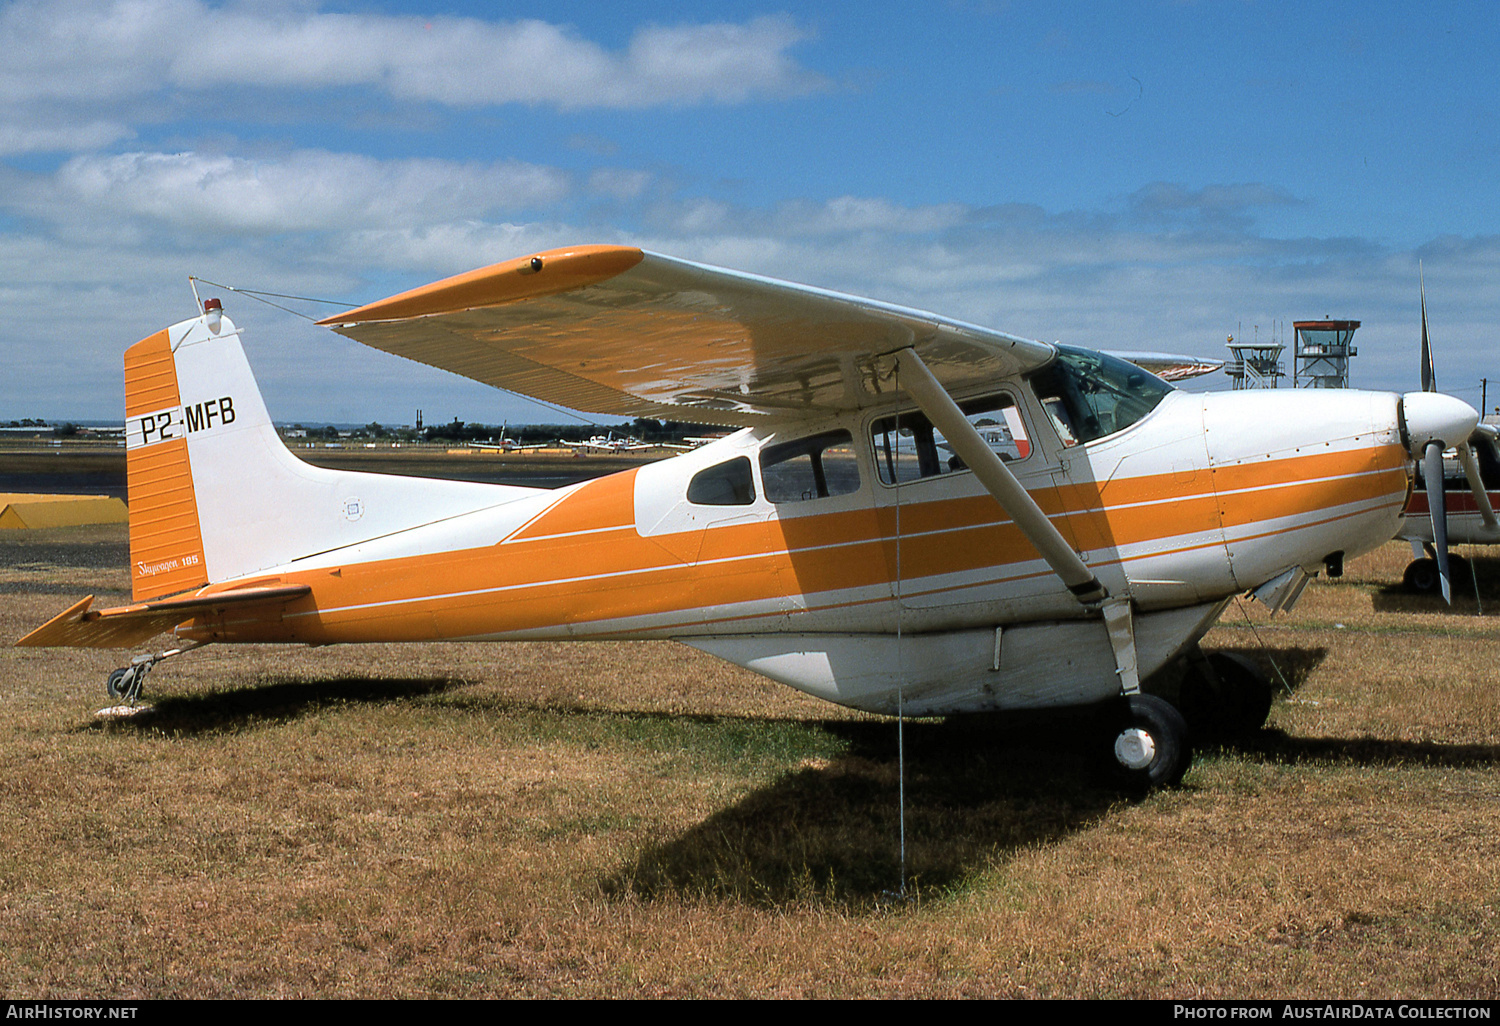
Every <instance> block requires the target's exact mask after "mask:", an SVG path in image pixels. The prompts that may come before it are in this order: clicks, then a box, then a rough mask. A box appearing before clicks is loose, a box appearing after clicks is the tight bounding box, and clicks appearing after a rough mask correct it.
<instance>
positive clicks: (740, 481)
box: [687, 456, 755, 506]
mask: <svg viewBox="0 0 1500 1026" xmlns="http://www.w3.org/2000/svg"><path fill="white" fill-rule="evenodd" d="M687 500H688V502H693V503H697V504H698V505H699V506H748V505H750V504H751V503H752V502H754V501H755V482H754V480H752V479H751V476H750V461H749V460H748V459H746V458H745V457H744V456H739V457H736V458H735V459H732V460H727V461H726V462H724V463H719V464H716V465H714V466H712V467H709V468H708V469H707V470H700V471H698V473H696V474H694V475H693V479H692V480H691V481H689V482H688V490H687Z"/></svg>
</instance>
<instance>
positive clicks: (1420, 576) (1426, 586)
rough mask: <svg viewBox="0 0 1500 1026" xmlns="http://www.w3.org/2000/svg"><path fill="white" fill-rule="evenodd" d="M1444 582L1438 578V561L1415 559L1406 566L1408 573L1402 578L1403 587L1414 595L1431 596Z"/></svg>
mask: <svg viewBox="0 0 1500 1026" xmlns="http://www.w3.org/2000/svg"><path fill="white" fill-rule="evenodd" d="M1441 580H1442V578H1441V577H1439V576H1438V566H1437V560H1435V559H1427V558H1423V559H1414V560H1412V561H1411V562H1410V563H1408V564H1407V565H1406V573H1405V574H1403V575H1402V577H1401V586H1402V587H1403V588H1405V589H1406V590H1407V591H1409V592H1411V593H1412V594H1414V595H1431V594H1433V593H1435V592H1436V591H1437V590H1438V588H1439V582H1440V581H1441Z"/></svg>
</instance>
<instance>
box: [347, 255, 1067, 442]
mask: <svg viewBox="0 0 1500 1026" xmlns="http://www.w3.org/2000/svg"><path fill="white" fill-rule="evenodd" d="M319 323H320V324H326V325H330V326H332V327H333V329H334V330H335V331H337V332H339V333H340V334H343V335H347V336H348V337H350V338H353V339H355V340H357V341H359V342H363V343H364V344H366V345H369V346H372V347H374V348H376V349H382V350H385V351H386V352H390V353H395V354H396V355H398V356H404V357H407V358H409V359H412V360H416V361H419V362H421V363H426V364H430V365H432V366H434V367H441V368H443V369H445V370H449V371H453V372H454V373H457V374H461V375H463V376H465V377H468V378H473V379H475V380H477V381H483V382H485V383H487V384H490V385H495V386H497V387H499V388H503V389H506V390H508V391H512V392H518V393H521V394H522V395H527V396H531V397H534V398H537V399H542V400H545V401H547V402H553V403H557V404H559V405H562V406H568V407H572V408H574V409H581V410H588V411H591V412H594V413H604V414H611V415H618V416H625V417H653V418H659V419H669V420H685V421H692V422H695V423H712V424H723V425H728V426H745V425H751V424H756V423H761V422H763V421H765V420H767V419H771V418H774V419H785V418H786V417H788V416H791V417H798V416H810V415H813V414H815V413H819V412H826V411H828V410H850V409H859V408H862V407H865V406H870V405H873V404H875V403H877V402H880V401H882V400H883V399H884V400H889V398H890V397H891V393H893V392H894V391H895V387H894V383H893V382H892V381H891V380H890V374H891V371H892V369H893V367H894V361H893V360H891V359H888V356H889V354H893V353H895V352H896V351H898V350H901V349H903V348H905V347H913V348H915V349H916V350H917V352H919V353H920V354H921V357H922V359H923V360H924V361H925V362H926V364H927V366H928V367H929V368H930V369H931V370H932V373H933V375H934V376H935V377H936V378H937V379H938V380H939V381H940V382H941V383H942V385H943V386H944V387H945V388H947V389H948V390H949V391H959V390H962V389H964V388H966V387H969V386H970V385H979V384H981V383H984V382H991V381H994V380H997V379H1000V378H1004V377H1010V376H1013V375H1016V374H1019V373H1024V372H1026V371H1029V370H1032V369H1034V368H1036V367H1040V366H1041V365H1043V364H1045V363H1047V362H1048V361H1049V360H1051V359H1052V357H1053V355H1054V354H1055V349H1054V348H1053V347H1052V346H1051V345H1049V344H1047V343H1045V342H1035V341H1029V340H1027V339H1022V338H1017V337H1015V336H1012V335H1007V334H1004V333H1002V332H998V331H993V330H990V329H987V328H981V327H976V326H974V325H971V324H964V323H962V322H960V321H954V320H950V319H948V318H945V317H940V316H938V315H937V314H932V313H924V312H922V311H920V310H911V309H907V308H905V307H900V306H894V305H891V304H887V303H879V302H875V301H873V300H869V299H860V298H857V297H853V296H846V295H841V294H839V293H836V292H828V291H825V290H822V289H816V288H812V287H809V286H806V285H795V284H790V283H788V282H782V281H776V280H773V279H770V278H762V277H759V276H757V275H752V274H743V273H739V272H736V271H729V270H724V269H721V268H716V267H709V266H706V265H703V264H697V263H692V262H690V261H686V260H677V259H674V258H671V257H666V256H662V255H660V254H656V253H649V252H645V251H642V250H639V249H635V248H631V247H624V246H580V247H573V248H568V249H556V250H550V251H548V252H544V253H539V254H536V255H534V256H529V257H522V258H520V259H518V260H511V261H507V262H504V263H499V264H494V265H492V266H490V267H484V268H480V269H479V270H476V271H470V272H468V273H467V274H461V275H458V276H456V277H453V278H448V279H445V280H443V281H439V282H435V283H433V284H431V285H425V286H423V287H421V288H417V289H413V290H411V291H409V292H404V293H401V294H400V295H396V296H392V297H390V298H389V299H383V300H380V301H378V302H375V303H371V304H368V305H366V306H362V307H360V308H358V309H356V310H351V311H347V312H345V313H340V314H336V315H334V316H332V317H329V318H325V319H324V320H323V321H320V322H319Z"/></svg>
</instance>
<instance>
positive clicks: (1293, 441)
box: [20, 246, 1478, 786]
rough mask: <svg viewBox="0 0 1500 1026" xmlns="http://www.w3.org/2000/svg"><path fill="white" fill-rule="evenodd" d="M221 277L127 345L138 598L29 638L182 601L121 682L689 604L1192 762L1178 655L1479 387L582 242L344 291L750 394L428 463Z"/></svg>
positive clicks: (1450, 421) (765, 633) (381, 313)
mask: <svg viewBox="0 0 1500 1026" xmlns="http://www.w3.org/2000/svg"><path fill="white" fill-rule="evenodd" d="M204 307H205V309H204V311H203V312H202V313H201V314H200V316H197V317H194V318H193V319H191V320H187V321H183V322H182V323H180V324H177V325H175V326H173V327H171V328H168V329H166V330H164V331H160V332H158V333H156V334H155V335H152V336H151V337H149V338H147V339H144V340H143V341H141V342H139V343H137V344H136V345H134V346H132V347H131V348H130V349H129V350H128V351H127V352H126V354H125V396H126V399H125V402H126V417H127V425H128V443H127V449H128V451H127V458H128V466H129V489H130V507H131V517H130V544H131V572H132V578H133V600H134V604H132V605H129V606H125V607H121V608H115V609H105V610H94V609H93V608H92V599H84V600H83V601H81V602H79V603H77V604H76V605H75V606H73V607H72V608H70V609H68V610H66V611H65V612H63V613H61V614H59V615H58V616H57V617H55V618H54V619H53V620H52V621H50V622H49V623H47V624H46V625H44V626H42V627H40V628H38V629H37V630H36V631H34V632H32V633H31V634H30V635H28V636H27V637H26V638H24V639H22V641H21V642H20V643H21V644H25V645H83V646H113V647H130V646H137V645H140V644H142V643H143V642H144V641H146V640H147V639H149V638H151V637H152V636H154V635H156V634H157V633H158V632H161V631H167V630H170V631H174V632H175V635H176V638H175V642H176V645H177V647H176V648H174V649H170V650H168V651H165V652H155V653H151V654H149V655H142V656H138V657H136V659H135V660H134V661H133V662H132V664H131V665H130V666H128V667H125V668H124V669H122V670H117V671H116V672H115V674H114V675H113V677H112V678H111V684H110V687H111V689H112V691H114V692H124V693H125V694H126V695H127V696H129V697H130V698H132V699H133V698H134V696H135V695H136V694H137V693H138V691H139V685H140V680H141V678H142V677H143V676H144V674H145V672H146V670H147V669H149V668H150V667H151V666H152V665H153V664H154V663H155V662H156V661H157V660H159V659H161V658H164V657H165V656H167V655H171V654H175V653H176V652H177V651H181V650H184V649H186V648H189V647H192V646H194V645H199V644H204V643H209V642H305V643H308V644H314V645H323V644H332V643H339V642H374V641H382V642H388V641H435V640H450V639H451V640H471V641H472V640H494V641H501V640H510V639H533V640H534V639H547V638H570V639H582V638H599V639H628V638H672V639H676V640H678V641H682V642H685V643H686V644H689V645H692V646H694V647H696V648H699V649H702V650H703V651H705V652H710V653H712V654H714V655H716V656H720V657H722V658H724V659H727V660H729V661H731V662H734V663H737V664H739V665H741V666H745V667H749V668H750V669H752V670H755V671H757V672H759V673H762V674H764V675H766V676H768V677H771V678H774V679H776V680H779V681H782V682H784V683H786V684H789V685H791V686H793V687H796V688H800V689H801V690H803V691H805V692H808V693H809V694H812V695H816V696H818V697H820V698H824V699H827V700H829V701H832V702H837V703H840V704H843V705H847V706H852V707H855V708H859V709H865V710H872V711H875V712H880V713H892V714H894V713H897V712H898V711H899V712H903V713H905V714H908V715H941V714H951V713H963V712H971V711H985V710H1006V709H1022V708H1042V707H1056V706H1086V705H1095V706H1102V707H1104V708H1108V709H1110V710H1112V711H1111V713H1110V720H1109V722H1110V730H1109V732H1108V736H1107V737H1105V738H1103V739H1101V743H1100V745H1101V747H1100V751H1101V753H1105V752H1110V751H1112V752H1113V756H1114V758H1113V764H1114V765H1115V767H1116V769H1117V771H1118V773H1119V775H1120V777H1121V778H1122V779H1123V780H1124V781H1125V782H1126V783H1127V784H1128V785H1130V786H1152V785H1157V784H1165V783H1172V782H1175V781H1176V780H1177V779H1179V778H1180V777H1181V775H1182V773H1183V771H1184V769H1185V768H1186V766H1187V761H1188V758H1189V740H1188V736H1187V726H1186V724H1185V721H1184V719H1183V717H1182V716H1181V715H1180V714H1179V712H1178V711H1177V709H1175V708H1174V707H1173V705H1172V704H1170V703H1169V702H1168V701H1166V700H1165V699H1164V698H1163V697H1162V696H1161V695H1160V694H1152V693H1150V691H1152V690H1153V689H1154V687H1155V685H1154V683H1153V681H1154V679H1156V676H1159V675H1158V671H1159V670H1162V669H1163V668H1164V667H1168V666H1169V664H1173V663H1174V661H1177V660H1179V659H1182V658H1184V657H1187V656H1192V655H1193V654H1194V653H1196V651H1197V644H1196V643H1197V641H1198V639H1199V638H1201V637H1202V635H1203V634H1204V633H1205V632H1206V631H1207V630H1208V629H1209V627H1210V626H1211V625H1212V624H1213V623H1214V621H1215V620H1216V619H1217V617H1218V616H1219V613H1220V612H1221V611H1222V610H1223V608H1224V607H1225V605H1226V603H1228V602H1229V601H1230V599H1231V598H1232V597H1233V596H1235V595H1239V594H1242V593H1246V592H1253V593H1254V594H1255V595H1256V596H1257V597H1259V598H1260V599H1262V600H1263V601H1265V602H1266V603H1268V604H1269V605H1271V606H1272V607H1275V608H1280V607H1284V606H1286V605H1288V604H1290V603H1291V602H1292V601H1294V600H1295V598H1296V597H1297V595H1298V594H1299V593H1300V590H1301V588H1302V587H1303V585H1304V583H1305V582H1306V580H1307V578H1308V575H1309V574H1312V573H1315V572H1317V571H1318V570H1319V569H1321V568H1324V567H1327V568H1328V569H1329V571H1330V572H1331V573H1335V574H1336V573H1337V572H1338V571H1339V569H1340V566H1341V564H1342V562H1343V560H1345V559H1346V558H1348V557H1350V556H1353V555H1355V554H1357V553H1361V552H1364V551H1366V550H1368V549H1371V548H1374V547H1375V546H1377V545H1380V544H1382V543H1383V542H1385V541H1388V540H1389V539H1390V538H1391V537H1392V536H1393V535H1394V534H1395V533H1396V530H1397V527H1398V526H1399V524H1400V521H1401V517H1402V511H1403V509H1404V507H1405V505H1406V502H1407V499H1408V496H1409V490H1410V484H1409V474H1408V467H1409V462H1410V460H1411V459H1412V458H1413V456H1418V457H1420V456H1421V455H1422V454H1423V453H1424V452H1425V451H1426V450H1427V448H1428V447H1429V446H1451V445H1453V444H1455V443H1456V442H1459V441H1462V440H1464V439H1466V438H1468V436H1469V433H1470V432H1471V431H1472V430H1473V428H1474V425H1475V423H1476V421H1477V419H1478V418H1477V414H1476V413H1475V412H1474V410H1472V409H1471V408H1469V407H1468V406H1467V405H1465V404H1464V403H1462V402H1460V401H1458V400H1456V399H1452V398H1450V397H1447V396H1443V395H1438V394H1436V393H1431V392H1413V393H1410V394H1408V395H1405V396H1399V395H1395V394H1391V393H1373V392H1356V391H1317V392H1312V391H1263V392H1257V391H1243V392H1234V393H1225V394H1189V393H1185V392H1181V391H1178V390H1175V389H1174V388H1173V387H1172V386H1170V385H1168V384H1166V383H1165V382H1164V381H1162V380H1161V379H1159V378H1157V377H1154V376H1153V375H1151V374H1149V373H1147V372H1145V371H1143V370H1142V369H1140V368H1139V367H1137V366H1134V365H1132V364H1129V363H1126V362H1124V361H1121V360H1118V359H1115V358H1112V357H1108V356H1105V355H1103V354H1101V353H1098V352H1093V351H1090V350H1085V349H1076V348H1072V347H1068V346H1062V345H1054V344H1048V343H1045V342H1036V341H1029V340H1027V339H1023V338H1018V337H1016V336H1013V335H1007V334H1003V333H1001V332H998V331H993V330H990V329H987V328H980V327H976V326H973V325H970V324H964V323H960V322H957V321H953V320H949V319H947V318H943V317H939V316H936V315H934V314H930V313H923V312H920V311H917V310H911V309H905V308H902V307H897V306H891V305H888V304H884V303H879V302H874V301H871V300H866V299H858V298H854V297H850V296H845V295H839V294H836V293H832V292H826V291H823V290H820V289H816V288H810V287H807V286H804V285H794V284H788V283H786V282H781V281H774V280H771V279H767V278H762V277H757V276H754V275H749V274H741V273H736V272H733V271H727V270H721V269H718V268H712V267H706V266H702V265H699V264H695V263H689V262H686V261H682V260H676V259H672V258H669V257H665V256H660V255H657V254H653V253H646V252H642V251H641V250H638V249H632V248H625V247H618V246H591V247H580V248H575V249H560V250H553V251H550V252H545V253H540V254H537V255H535V256H529V257H525V258H522V259H519V260H513V261H510V262H507V263H501V264H496V265H494V266H491V267H486V268H482V269H480V270H477V271H472V272H470V273H467V274H463V275H459V276H457V277H454V278H449V279H446V280H444V281H440V282H437V283H435V284H432V285H427V286H424V287H422V288H418V289H415V290H413V291H410V292H406V293H403V294H401V295H397V296H393V297H391V298H389V299H384V300H381V301H379V302H376V303H371V304H369V305H367V306H363V307H360V308H358V309H356V310H351V311H348V312H346V313H341V314H338V315H336V316H334V317H331V318H329V319H328V320H327V321H326V322H324V323H327V324H329V325H331V326H332V327H333V329H334V330H336V331H338V332H340V333H342V334H345V335H348V336H350V337H351V338H355V339H357V340H359V341H360V342H363V343H365V344H367V345H370V346H373V347H375V348H377V349H382V350H385V351H387V352H391V353H395V354H398V355H401V356H405V357H408V358H410V359H413V360H418V361H421V362H423V363H428V364H432V365H434V366H437V367H443V368H446V369H448V370H451V371H454V372H457V373H459V374H463V375H466V376H468V377H471V378H475V379H477V380H479V381H484V382H488V383H490V384H492V385H496V386H499V387H501V388H505V389H508V390H512V391H515V392H519V393H522V394H525V395H528V396H534V397H537V398H540V399H545V400H547V401H550V402H553V403H557V404H561V405H565V406H569V407H573V408H576V409H585V410H590V411H594V412H597V413H603V414H611V415H620V416H624V417H654V418H666V419H671V420H678V421H691V422H700V423H702V422H707V423H714V424H721V425H728V426H732V427H738V428H741V429H742V430H739V431H737V432H736V433H734V434H731V435H729V436H728V437H725V438H723V439H720V440H717V441H714V442H711V443H710V444H707V445H704V446H702V447H701V448H698V449H694V450H692V451H690V452H687V453H684V454H682V455H679V456H676V457H674V458H671V459H668V460H664V461H662V462H659V463H654V464H651V465H648V466H645V467H641V468H638V469H634V470H630V471H626V472H624V473H619V474H615V475H612V476H609V477H603V478H599V479H596V480H593V481H588V482H585V483H582V484H578V485H574V486H571V487H567V488H562V489H558V490H556V491H548V490H539V489H531V488H520V487H509V486H503V485H487V484H475V483H466V482H452V481H431V480H415V479H410V478H400V477H389V476H382V475H373V474H361V473H345V472H337V471H331V470H323V469H318V468H315V467H311V466H308V465H306V464H304V463H302V462H300V461H299V460H297V459H296V458H295V457H293V456H292V455H291V454H290V453H289V452H288V451H287V450H286V449H285V448H284V447H283V446H282V444H281V442H280V440H279V439H278V437H277V435H276V432H275V430H274V429H273V427H272V425H271V420H270V417H269V416H268V415H267V412H266V408H265V405H264V403H263V402H262V400H261V396H260V393H259V391H258V389H257V387H256V384H255V381H254V379H253V378H252V376H251V372H250V368H249V365H248V364H247V362H246V359H245V356H244V352H243V350H242V349H241V346H240V340H239V335H238V332H237V329H236V328H235V327H234V325H233V324H232V323H231V322H230V320H229V319H228V318H227V317H225V316H223V313H222V310H221V308H220V306H219V304H218V302H217V301H216V300H209V301H208V302H207V303H205V304H204ZM1200 661H1201V660H1200ZM1154 675H1156V676H1154ZM1222 676H1225V677H1233V676H1234V675H1233V674H1232V673H1230V674H1225V675H1222ZM1142 682H1146V685H1147V687H1146V688H1145V689H1143V687H1142ZM1221 683H1226V682H1225V681H1221ZM1227 683H1232V681H1231V682H1227ZM1168 697H1171V696H1170V695H1169V696H1168ZM1221 698H1222V700H1223V702H1224V704H1225V705H1226V707H1227V706H1230V705H1233V704H1234V702H1235V700H1236V699H1235V696H1234V695H1232V694H1231V695H1222V696H1221ZM1267 701H1269V699H1268V698H1267ZM1252 704H1253V703H1252ZM1264 714H1265V710H1264V708H1262V709H1261V710H1260V713H1259V715H1260V717H1261V718H1262V719H1263V717H1264ZM1255 725H1256V726H1258V725H1259V723H1258V722H1256V723H1255Z"/></svg>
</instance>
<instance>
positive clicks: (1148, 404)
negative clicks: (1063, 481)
mask: <svg viewBox="0 0 1500 1026" xmlns="http://www.w3.org/2000/svg"><path fill="white" fill-rule="evenodd" d="M1028 380H1029V381H1030V382H1031V387H1032V389H1033V390H1034V391H1035V392H1036V397H1037V399H1039V400H1040V401H1041V404H1042V408H1043V409H1045V410H1046V411H1047V416H1048V418H1049V419H1050V420H1051V421H1052V425H1053V427H1055V428H1057V434H1058V437H1059V438H1061V439H1062V442H1063V445H1067V446H1072V445H1079V444H1082V443H1087V442H1092V441H1093V440H1094V439H1096V438H1104V437H1105V436H1107V435H1112V434H1114V433H1115V432H1117V431H1123V430H1125V429H1126V428H1127V427H1129V426H1130V425H1132V424H1134V423H1135V422H1136V421H1138V420H1140V419H1141V418H1142V417H1144V416H1145V415H1146V414H1148V413H1150V412H1151V411H1152V410H1154V409H1156V406H1157V404H1158V403H1160V402H1161V401H1162V400H1163V399H1164V398H1166V396H1167V393H1168V392H1171V391H1172V386H1171V385H1169V384H1167V383H1166V382H1165V381H1163V380H1161V378H1158V377H1157V376H1156V375H1154V374H1151V373H1149V372H1147V371H1144V370H1142V369H1141V368H1139V367H1137V366H1136V365H1135V364H1133V363H1128V362H1126V361H1125V360H1120V359H1117V358H1115V357H1113V356H1105V355H1104V354H1103V353H1095V352H1090V351H1088V350H1083V349H1073V348H1071V347H1068V346H1059V347H1058V354H1057V359H1055V360H1053V361H1052V362H1051V363H1049V364H1048V365H1047V366H1045V367H1043V368H1042V369H1041V370H1039V371H1037V372H1035V373H1034V374H1032V375H1031V376H1030V377H1029V378H1028Z"/></svg>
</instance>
